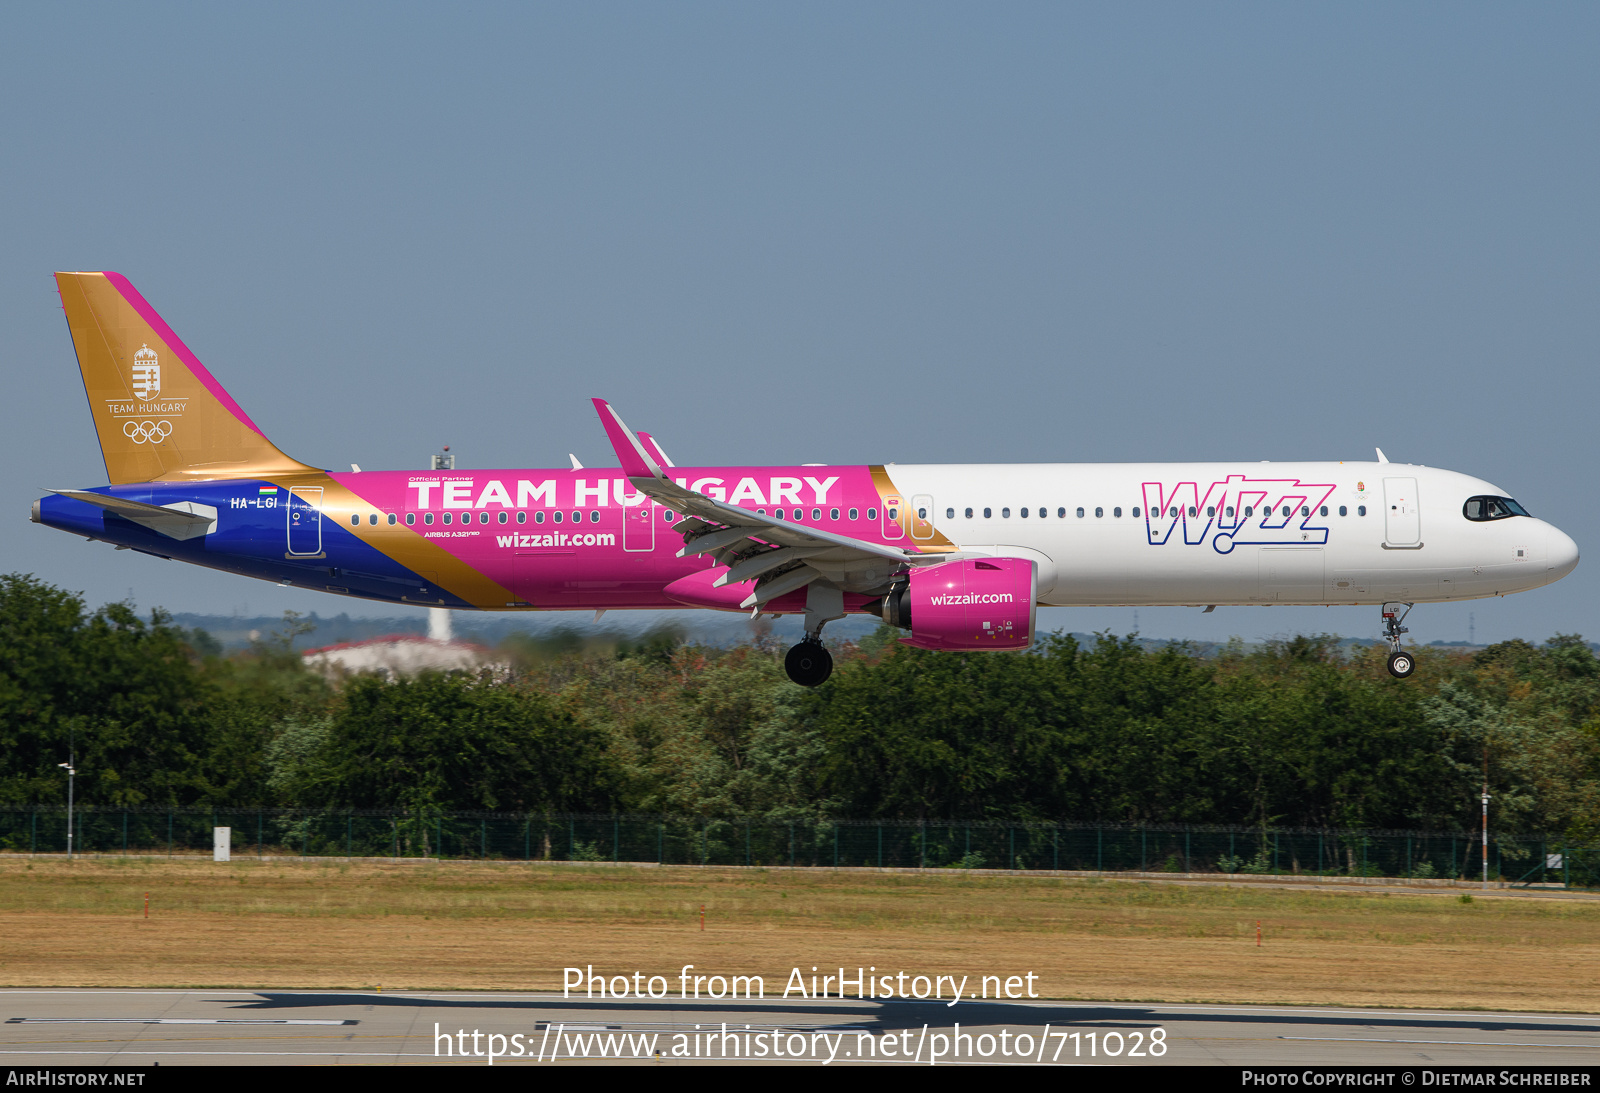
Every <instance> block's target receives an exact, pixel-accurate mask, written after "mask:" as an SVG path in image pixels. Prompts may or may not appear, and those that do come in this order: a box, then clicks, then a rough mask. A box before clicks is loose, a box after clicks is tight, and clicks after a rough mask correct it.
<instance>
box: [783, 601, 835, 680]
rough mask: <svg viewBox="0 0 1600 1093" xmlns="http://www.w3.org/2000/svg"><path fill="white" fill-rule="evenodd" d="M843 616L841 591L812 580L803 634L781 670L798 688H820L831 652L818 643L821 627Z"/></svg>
mask: <svg viewBox="0 0 1600 1093" xmlns="http://www.w3.org/2000/svg"><path fill="white" fill-rule="evenodd" d="M842 618H844V593H843V592H841V591H839V589H837V588H835V587H833V586H832V585H830V584H824V583H823V582H821V581H813V582H812V583H811V585H810V586H809V587H808V588H807V589H806V636H805V637H803V638H801V639H800V644H799V645H796V646H794V647H792V648H791V649H790V650H789V655H788V656H786V657H784V658H783V670H784V671H785V672H788V673H789V679H790V680H791V681H792V682H794V683H798V684H799V685H800V686H802V687H820V686H821V685H822V684H824V683H826V682H827V681H828V677H829V676H831V675H833V654H832V653H830V652H828V650H827V648H826V647H825V646H824V645H823V644H822V627H823V626H824V625H825V624H827V623H830V622H832V621H833V620H834V619H842Z"/></svg>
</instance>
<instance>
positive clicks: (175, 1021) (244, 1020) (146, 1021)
mask: <svg viewBox="0 0 1600 1093" xmlns="http://www.w3.org/2000/svg"><path fill="white" fill-rule="evenodd" d="M360 1023H361V1022H360V1021H357V1020H353V1019H346V1020H343V1021H340V1020H337V1019H335V1018H327V1019H319V1018H310V1017H304V1018H293V1017H291V1018H276V1019H275V1018H270V1017H11V1018H7V1020H6V1024H8V1025H24V1024H26V1025H359V1024H360Z"/></svg>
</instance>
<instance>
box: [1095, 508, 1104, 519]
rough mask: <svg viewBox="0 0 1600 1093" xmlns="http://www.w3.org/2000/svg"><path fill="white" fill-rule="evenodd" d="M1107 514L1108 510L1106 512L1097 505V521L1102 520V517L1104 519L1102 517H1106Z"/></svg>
mask: <svg viewBox="0 0 1600 1093" xmlns="http://www.w3.org/2000/svg"><path fill="white" fill-rule="evenodd" d="M1105 514H1106V510H1105V509H1103V508H1101V507H1100V506H1098V505H1096V506H1095V509H1094V518H1095V519H1096V520H1098V519H1100V518H1101V517H1102V516H1104V515H1105Z"/></svg>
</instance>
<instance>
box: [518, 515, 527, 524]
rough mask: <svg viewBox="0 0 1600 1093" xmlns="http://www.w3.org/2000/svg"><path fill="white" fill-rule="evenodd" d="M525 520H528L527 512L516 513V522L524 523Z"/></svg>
mask: <svg viewBox="0 0 1600 1093" xmlns="http://www.w3.org/2000/svg"><path fill="white" fill-rule="evenodd" d="M527 522H528V514H527V513H525V512H519V513H517V523H519V524H526V523H527Z"/></svg>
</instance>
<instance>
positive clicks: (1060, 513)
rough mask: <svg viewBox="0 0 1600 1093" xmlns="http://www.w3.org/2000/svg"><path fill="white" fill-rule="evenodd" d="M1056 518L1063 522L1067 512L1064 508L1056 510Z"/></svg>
mask: <svg viewBox="0 0 1600 1093" xmlns="http://www.w3.org/2000/svg"><path fill="white" fill-rule="evenodd" d="M1056 517H1057V519H1060V520H1065V519H1066V518H1067V510H1066V508H1065V507H1062V508H1059V509H1056Z"/></svg>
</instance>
